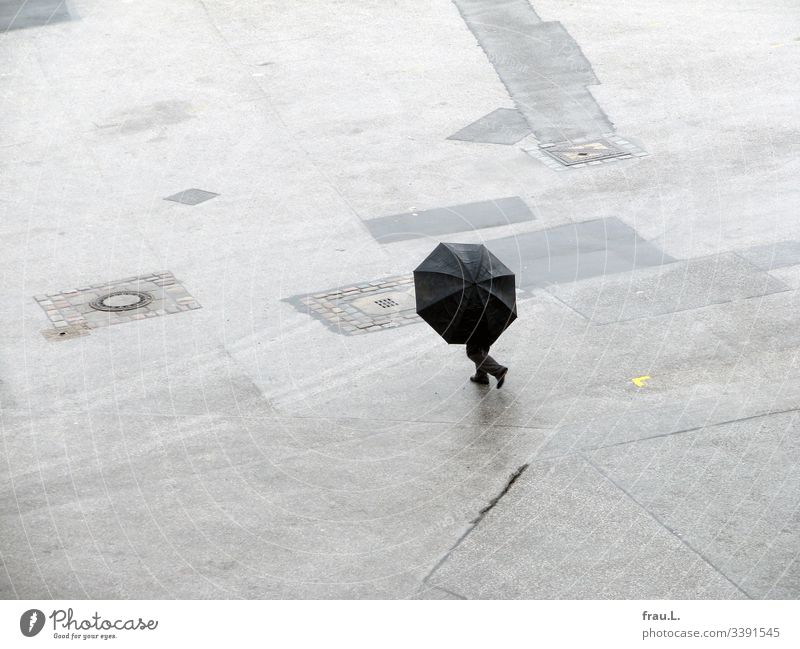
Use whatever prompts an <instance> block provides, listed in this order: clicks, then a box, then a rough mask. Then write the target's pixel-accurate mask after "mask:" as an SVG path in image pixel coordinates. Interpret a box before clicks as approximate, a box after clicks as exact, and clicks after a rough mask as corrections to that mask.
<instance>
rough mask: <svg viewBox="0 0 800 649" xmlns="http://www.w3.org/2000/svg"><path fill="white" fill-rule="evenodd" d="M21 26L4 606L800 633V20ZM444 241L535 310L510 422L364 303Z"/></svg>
mask: <svg viewBox="0 0 800 649" xmlns="http://www.w3.org/2000/svg"><path fill="white" fill-rule="evenodd" d="M14 4H15V3H13V2H4V3H0V7H1V8H2V11H0V19H2V20H6V21H7V22H8V24H6V25H5V26H4V29H7V28H9V27H20V23H16V24H13V23H12V22H11V19H9V18H7V16H11V17H12V18H13V16H15V15H16V11H17V10H14V9H13V7H12V5H14ZM16 4H19V3H16ZM35 4H36V3H32V5H31V7H28V9H26V11H28V13H27V14H26V18H25V20H26V23H25V24H24V25H23V26H22V27H20V28H13V29H9V31H7V32H6V33H4V34H2V36H0V50H2V57H3V58H4V60H6V61H7V65H6V67H5V72H4V73H3V75H2V77H0V102H2V107H3V109H4V110H3V114H4V115H5V116H6V117H5V120H4V125H3V128H2V129H0V170H2V177H3V179H4V181H5V182H4V186H5V187H6V191H5V192H4V193H3V196H2V197H0V211H1V212H2V218H0V237H2V241H3V255H2V257H1V258H0V269H1V270H2V275H0V277H2V294H3V296H4V297H3V300H2V301H0V322H1V323H2V329H0V337H2V339H3V344H2V346H0V408H1V409H0V424H1V425H0V432H1V433H2V435H1V436H2V445H1V446H0V455H1V456H2V458H3V462H1V463H0V507H2V511H0V530H1V531H2V533H1V534H0V560H1V561H2V570H0V595H2V596H3V597H6V598H12V597H21V598H43V597H56V598H65V599H69V598H86V597H90V598H120V597H128V598H162V597H179V598H205V597H208V598H215V597H218V598H227V597H230V598H273V597H289V598H300V597H306V598H328V597H331V598H333V597H354V598H375V597H386V598H415V597H417V598H418V597H431V598H434V597H436V598H440V597H445V598H475V597H498V598H511V597H530V598H551V597H552V598H556V597H558V598H584V597H589V598H603V597H630V598H748V597H750V598H796V597H797V596H798V594H800V562H799V561H798V558H799V557H800V540H799V539H800V514H799V513H798V512H799V511H800V498H799V497H798V496H800V470H799V469H798V460H800V447H798V443H797V438H798V430H799V429H800V423H799V422H798V419H797V413H798V411H799V409H800V382H798V380H797V370H796V368H797V359H796V353H797V349H798V345H800V339H798V334H797V331H800V327H798V325H800V311H799V310H798V302H800V294H798V289H800V223H799V222H798V220H797V219H796V215H795V212H796V210H795V205H796V204H797V202H798V198H799V197H800V190H799V189H798V185H797V182H796V178H797V176H798V171H800V168H799V167H800V163H799V162H798V155H797V153H798V147H799V146H800V137H799V136H798V132H799V131H798V124H797V116H796V106H797V102H798V93H797V89H796V85H797V84H794V83H791V82H788V80H791V79H792V78H794V73H795V71H796V69H797V60H798V55H799V54H800V40H798V39H800V24H798V19H797V17H796V15H795V12H794V6H793V4H792V3H789V2H788V1H787V2H778V3H771V4H770V6H769V7H764V6H761V5H754V4H753V3H746V2H733V3H731V2H706V3H702V5H701V6H698V5H697V4H696V3H691V2H679V3H678V4H675V3H673V4H672V5H670V7H669V9H668V10H667V9H666V8H652V7H649V8H648V9H647V10H644V8H642V7H638V6H637V5H636V4H635V3H633V4H630V3H629V4H628V5H625V6H624V7H623V6H621V5H620V4H619V3H614V2H597V3H593V4H591V5H586V4H585V3H573V4H570V3H566V2H554V1H552V0H547V1H541V2H540V1H536V0H534V2H533V3H532V5H533V6H532V8H531V9H530V11H529V10H528V9H527V8H526V7H525V6H523V4H526V3H507V5H508V11H509V12H510V14H509V13H506V14H503V15H502V16H498V15H497V14H496V13H494V12H492V11H489V12H488V13H486V11H485V7H483V5H484V4H486V3H481V2H478V1H477V0H475V1H473V0H470V1H469V2H458V3H456V4H457V5H458V6H456V4H453V3H451V2H445V1H443V2H434V3H430V4H428V5H426V6H421V5H420V4H419V3H411V2H398V3H394V4H389V3H382V2H367V3H359V4H357V5H354V4H352V3H346V4H336V3H334V4H331V3H321V2H306V3H301V4H299V5H298V4H297V3H289V2H283V1H278V2H273V3H269V4H267V5H265V4H264V3H260V2H238V3H235V4H230V3H223V2H217V1H215V0H211V1H206V2H188V1H187V2H184V1H180V2H172V3H169V4H168V5H165V4H164V3H159V2H149V1H145V2H137V3H114V4H108V3H99V2H93V1H86V2H83V1H77V2H70V3H68V4H67V5H65V6H66V7H67V10H68V15H67V13H65V11H64V9H63V7H61V8H59V9H57V10H55V9H52V7H50V6H51V5H53V3H52V2H41V3H40V4H41V6H40V7H39V9H40V10H41V11H39V12H38V13H37V11H34V9H36V7H34V6H33V5H35ZM48 7H50V9H48ZM51 9H52V11H51ZM45 10H47V11H50V13H49V14H47V11H45ZM54 12H55V13H54ZM515 12H522V14H524V15H525V16H526V18H525V21H523V22H522V23H520V25H519V29H517V30H516V31H514V30H513V24H514V23H513V22H512V23H511V24H507V18H508V15H516V13H515ZM45 14H47V15H50V16H53V20H51V21H50V22H49V23H48V22H47V20H46V19H43V18H42V17H41V16H43V15H45ZM481 15H482V16H483V18H482V19H480V20H479V18H480V16H481ZM481 20H482V24H483V25H484V27H483V29H484V32H483V33H477V31H476V30H475V25H476V24H477V22H480V21H481ZM492 21H494V23H492ZM486 25H488V27H487V26H486ZM492 25H494V27H492ZM542 25H544V27H542ZM504 30H506V32H507V33H508V34H509V35H508V38H506V39H505V40H503V36H502V34H503V31H504ZM509 30H511V31H509ZM512 32H513V33H512ZM526 40H532V41H533V43H534V44H533V45H532V46H531V49H530V50H528V49H527V48H526V47H525V43H526ZM534 45H535V46H534ZM493 48H494V49H493ZM565 58H566V59H568V60H570V61H573V63H575V65H571V66H563V65H560V64H561V63H563V60H564V59H565ZM531 78H536V79H538V80H539V82H538V83H532V82H531V83H527V82H526V80H530V79H531ZM509 80H510V81H509ZM501 108H503V109H509V113H513V114H511V115H510V116H509V115H508V113H506V114H505V115H506V117H502V119H501V118H499V117H498V118H492V119H490V120H488V121H484V122H481V123H480V124H479V125H478V126H476V127H475V128H472V129H469V130H468V131H466V135H465V136H464V137H462V136H459V138H460V139H448V138H450V136H452V135H454V134H457V133H459V132H461V131H462V129H465V128H466V127H468V126H470V125H471V124H474V123H475V122H478V121H479V120H481V119H482V118H483V117H484V116H487V115H490V114H492V113H493V112H494V111H497V110H498V109H501ZM501 115H503V114H501ZM559 116H562V118H563V123H559V119H560V118H559ZM505 119H508V120H509V121H507V122H505V123H504V122H503V120H505ZM526 123H527V125H528V127H529V128H530V133H528V134H525V124H526ZM504 129H510V131H509V130H504ZM462 134H463V133H462ZM520 137H521V138H522V139H519V138H520ZM614 138H617V139H614ZM562 139H563V140H564V141H572V140H579V141H582V142H579V143H581V144H582V146H587V148H586V152H587V154H588V155H591V152H592V151H597V150H598V149H596V148H595V149H592V148H591V145H592V143H593V142H596V141H597V140H599V139H604V141H605V142H606V143H609V144H611V145H613V146H614V147H617V146H619V148H620V152H619V155H616V154H615V155H616V157H611V158H603V159H597V160H594V159H593V160H592V164H588V163H587V164H584V165H581V166H579V167H572V166H570V167H566V166H564V165H562V164H561V163H559V162H558V161H557V160H555V158H553V156H552V155H550V154H548V153H547V148H548V146H547V145H551V144H559V142H560V141H561V140H562ZM583 140H585V141H583ZM487 142H493V143H487ZM498 142H501V143H498ZM503 142H505V143H503ZM620 142H621V143H620ZM625 142H628V143H631V144H630V147H629V148H625V146H624V143H625ZM526 150H533V151H534V152H535V153H537V154H538V155H540V156H541V157H536V156H531V155H529V154H528V153H526V152H525V151H526ZM638 153H641V154H642V155H638ZM622 156H626V157H622ZM595 163H596V164H595ZM190 189H193V190H202V191H204V192H209V193H210V194H213V195H201V194H197V193H188V194H187V193H185V192H186V191H187V190H190ZM176 195H177V196H178V198H179V199H180V200H178V201H176V200H164V199H165V198H168V197H175V196H176ZM192 196H194V197H196V198H198V199H200V198H202V199H205V200H203V201H202V202H196V204H194V205H192V204H186V203H187V202H188V203H193V202H195V201H194V200H189V199H190V198H192ZM506 200H510V201H511V202H510V203H504V202H503V201H506ZM182 201H183V202H182ZM520 202H522V203H523V204H524V205H527V209H528V210H530V214H528V213H527V212H526V211H525V210H522V211H520V210H519V205H520ZM475 204H480V205H485V206H486V208H485V211H481V209H480V208H478V212H477V213H476V212H475V209H476V208H475V207H474V205H475ZM504 205H507V206H513V210H512V211H508V213H505V212H504V207H503V206H504ZM464 206H472V207H468V208H464ZM498 206H499V207H498ZM393 217H402V218H401V219H400V222H401V224H410V226H407V225H402V227H401V229H400V230H398V227H399V226H396V224H397V223H398V220H397V218H393ZM426 218H427V220H426ZM459 220H462V221H463V222H464V223H465V229H464V230H463V231H458V230H457V229H456V228H457V227H458V222H459ZM387 224H389V226H391V227H389V226H387ZM386 227H389V230H390V231H391V232H390V234H391V236H384V235H385V233H386ZM401 231H402V232H403V233H404V234H403V236H398V235H397V232H401ZM392 233H393V234H392ZM440 240H451V241H461V242H484V243H486V244H487V246H489V247H490V248H492V249H493V250H495V252H496V253H497V254H499V255H501V258H503V260H504V261H505V262H506V263H507V264H508V265H509V266H510V267H512V268H515V269H516V270H518V271H519V272H520V279H521V285H522V288H523V289H524V290H523V291H522V292H521V293H520V294H519V305H518V307H519V319H518V321H517V322H515V323H514V324H513V325H512V327H511V329H509V331H508V332H507V334H506V335H504V337H503V338H502V339H501V340H500V341H499V342H498V344H497V345H496V347H495V348H493V354H494V353H495V352H496V357H497V358H498V359H499V360H501V361H502V362H504V363H506V364H508V365H509V366H510V367H511V371H510V373H509V375H508V380H507V382H506V385H505V386H504V388H503V389H502V390H499V391H498V390H495V389H488V390H487V389H485V388H482V387H479V386H476V385H474V384H471V383H470V382H469V381H468V380H467V379H468V376H469V373H470V367H469V363H468V361H467V359H466V358H465V356H464V353H463V349H462V348H460V347H448V346H447V345H445V344H444V343H443V342H442V341H441V340H440V339H439V338H438V337H437V336H436V335H435V334H434V333H433V332H432V331H431V330H430V329H429V328H428V327H427V326H426V325H424V324H422V323H421V322H418V321H415V320H414V319H413V318H406V317H405V316H406V315H408V314H407V310H404V309H405V308H406V304H405V303H403V298H402V295H401V293H402V290H404V289H403V287H402V282H400V284H397V283H394V284H393V283H392V282H386V284H387V285H386V286H380V284H381V282H379V281H378V280H383V279H384V278H402V277H404V276H407V275H408V274H409V273H410V272H411V270H412V269H413V268H414V267H415V266H416V265H417V264H418V263H419V261H421V259H423V258H424V257H425V255H426V254H427V253H428V252H429V251H430V250H431V249H432V248H433V247H434V246H435V244H436V243H437V242H438V241H440ZM165 272H171V273H172V275H173V276H174V278H175V282H176V284H175V285H174V286H173V289H174V291H175V292H174V293H170V294H168V295H167V297H163V296H160V295H157V296H156V298H162V297H163V299H161V301H159V300H156V302H155V303H154V304H153V307H152V308H148V309H138V310H136V311H129V312H125V311H120V312H117V313H112V314H111V315H110V316H109V315H108V314H106V315H104V316H102V317H98V316H96V315H95V314H94V313H93V312H92V310H91V309H87V308H85V307H83V306H81V305H85V304H87V303H88V301H90V296H91V295H95V294H97V295H98V296H101V295H102V294H103V293H104V292H110V291H113V290H114V289H117V290H119V288H120V287H123V288H126V287H128V288H129V287H130V286H129V285H130V284H131V281H132V280H131V278H151V279H149V280H145V279H141V280H136V281H141V282H144V281H152V282H158V281H160V280H159V277H161V278H162V279H163V277H164V276H160V275H157V274H156V273H165ZM154 274H156V275H154ZM123 280H128V283H127V284H126V283H125V281H123ZM522 280H524V281H522ZM134 283H135V282H134ZM389 284H392V285H389ZM159 286H160V284H159ZM170 286H172V285H168V286H165V287H163V288H164V292H165V294H167V289H169V288H170ZM148 290H149V289H148ZM169 295H172V296H173V297H172V298H170V297H169ZM54 296H55V297H54ZM314 296H320V297H319V298H315V297H314ZM381 296H383V297H381ZM392 296H394V297H392ZM35 298H42V299H40V300H38V301H37V299H35ZM372 298H374V299H372ZM303 299H305V300H307V301H305V302H304V301H303ZM181 300H184V301H183V302H181ZM377 300H384V302H383V305H388V306H387V308H386V310H385V312H384V311H381V309H382V308H383V305H380V304H379V305H377V306H375V305H372V306H371V307H370V304H369V303H370V302H376V301H377ZM386 300H394V302H386ZM195 303H196V304H197V305H199V306H198V308H190V305H191V304H195ZM395 303H396V305H397V306H396V307H395V306H393V304H395ZM167 307H170V310H168V309H167ZM183 307H185V308H183ZM368 307H369V308H368ZM370 308H371V309H372V310H370ZM148 313H150V314H152V315H148ZM139 316H141V317H139ZM67 318H72V320H67ZM61 323H63V324H61ZM67 327H70V328H71V329H70V330H69V331H70V335H65V337H63V338H62V339H59V338H58V337H54V336H53V335H49V336H45V335H43V333H42V332H43V331H47V332H53V331H56V336H57V334H58V331H61V330H63V331H65V332H66V328H67ZM640 377H649V378H641V379H640ZM632 379H640V380H638V383H639V385H637V384H635V383H633V382H632ZM512 477H513V484H510V486H509V483H510V482H511V481H512Z"/></svg>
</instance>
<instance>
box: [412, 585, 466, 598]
mask: <svg viewBox="0 0 800 649" xmlns="http://www.w3.org/2000/svg"><path fill="white" fill-rule="evenodd" d="M425 586H427V588H428V590H438V591H441V592H443V593H447V594H448V595H452V596H453V597H455V598H456V599H463V600H467V599H469V598H467V597H464V596H463V595H459V594H458V593H454V592H453V591H452V590H448V589H447V588H443V587H441V586H431V585H429V584H425ZM418 594H419V595H420V596H422V595H424V593H418ZM422 599H430V598H426V597H423V598H422Z"/></svg>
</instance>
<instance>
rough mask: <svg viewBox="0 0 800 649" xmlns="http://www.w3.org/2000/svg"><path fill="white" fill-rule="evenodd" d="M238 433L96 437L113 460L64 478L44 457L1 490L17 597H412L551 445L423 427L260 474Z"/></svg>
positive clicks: (146, 427) (5, 545)
mask: <svg viewBox="0 0 800 649" xmlns="http://www.w3.org/2000/svg"><path fill="white" fill-rule="evenodd" d="M208 423H211V422H208ZM217 423H218V424H219V423H221V422H217ZM326 423H327V424H328V425H329V426H330V425H331V423H332V422H326ZM370 423H371V424H372V426H371V428H375V427H376V426H377V427H379V426H380V422H370ZM154 424H155V426H154ZM230 424H231V425H230V426H229V427H228V430H229V433H230V437H227V436H226V435H225V434H224V433H223V432H222V431H223V430H224V427H220V426H219V425H209V426H208V427H207V430H206V431H205V432H204V433H200V434H199V435H193V436H189V435H188V434H187V433H188V428H189V426H188V425H187V426H186V428H185V429H184V430H183V431H182V439H181V440H180V441H178V440H176V439H174V438H175V433H174V432H173V433H172V435H170V431H171V429H172V426H166V427H162V426H161V424H160V423H159V422H158V421H153V422H151V421H148V420H147V419H145V420H143V421H142V422H141V424H140V426H139V429H138V433H139V435H138V436H137V437H134V436H133V433H134V431H135V430H137V429H135V428H134V427H131V428H129V429H128V430H127V431H126V432H127V433H128V437H129V439H128V440H127V443H126V452H125V453H121V452H117V453H109V452H108V448H107V446H108V444H109V443H110V442H109V441H105V439H104V438H106V437H109V436H113V434H112V435H109V433H112V431H104V430H97V431H95V432H94V435H93V441H94V442H95V443H98V442H99V443H100V445H101V447H100V448H98V449H97V451H98V453H103V454H104V460H103V461H100V460H99V459H98V457H91V456H88V457H87V456H86V455H85V454H84V453H83V452H81V449H80V448H79V449H77V450H76V453H75V456H74V457H73V458H72V459H71V462H70V463H67V462H66V461H65V462H63V464H64V465H65V466H62V467H60V470H55V469H56V467H55V466H54V465H53V460H52V459H49V458H47V457H42V458H37V459H39V460H40V461H39V462H37V463H36V465H35V467H36V468H34V469H33V471H31V472H29V473H25V472H21V471H18V472H17V473H16V475H14V476H13V477H12V476H7V477H4V479H2V481H1V482H2V486H3V494H4V497H3V502H4V503H5V504H7V505H11V504H12V503H14V504H13V506H10V507H9V508H8V509H5V510H4V511H3V513H2V516H1V518H2V524H3V529H4V530H6V534H4V535H3V539H2V541H0V543H2V552H3V556H4V558H5V559H6V560H7V561H9V563H10V564H11V568H10V571H9V572H10V582H11V584H12V585H13V589H14V591H15V592H16V593H17V594H18V595H19V596H22V597H41V596H44V595H45V594H47V593H48V592H49V591H48V590H47V583H48V580H54V581H55V582H57V583H58V588H59V591H60V592H64V593H68V594H69V595H70V596H73V597H81V596H82V597H93V598H102V597H121V596H127V597H139V596H145V595H146V594H147V593H148V592H150V593H154V592H155V593H159V594H162V595H163V596H166V597H212V596H218V597H406V596H409V597H410V596H412V595H413V594H414V593H415V592H416V591H417V590H418V589H419V586H420V584H421V582H422V578H423V577H424V575H425V574H427V572H428V571H429V570H430V569H431V567H432V566H433V565H434V564H435V562H436V561H437V560H438V558H439V557H440V556H441V555H442V554H443V553H444V552H446V551H447V548H448V547H449V546H450V545H451V544H452V543H453V539H454V538H457V536H459V535H460V534H461V533H462V532H463V530H464V528H465V526H466V525H467V524H468V522H469V520H471V519H472V518H473V517H474V516H475V515H476V514H477V512H478V511H480V509H481V508H483V507H485V506H486V504H487V503H488V502H489V501H490V500H491V499H492V498H493V496H494V495H495V494H496V493H497V492H499V491H500V490H501V489H502V485H503V479H504V476H505V475H506V474H507V473H508V472H509V471H511V470H513V467H514V466H515V463H516V461H517V458H518V457H519V456H521V455H525V454H527V453H529V452H530V450H531V448H533V447H535V446H536V445H538V444H540V443H541V439H542V435H541V434H539V435H538V436H537V435H535V434H534V435H532V434H531V433H526V432H522V431H519V430H513V429H492V430H485V429H482V428H474V427H449V428H444V429H443V427H442V426H441V425H438V424H437V425H432V424H419V425H416V426H411V427H408V426H404V427H403V428H402V429H400V430H389V431H386V432H384V433H380V434H376V433H374V432H373V433H371V434H370V435H369V436H365V437H364V438H362V439H361V441H356V440H351V441H344V442H338V443H335V444H328V446H327V447H325V449H323V448H322V447H317V448H316V450H315V451H314V452H313V453H312V455H309V454H308V452H303V453H297V454H296V455H294V456H292V457H290V456H281V455H280V454H273V455H272V456H271V457H268V458H266V459H265V456H264V454H262V453H254V454H253V457H254V458H256V460H255V461H248V458H247V457H246V456H245V455H240V454H238V453H237V452H236V450H235V449H234V448H231V447H236V446H237V442H236V435H237V434H238V435H239V437H245V435H243V434H242V433H243V429H242V427H241V424H240V425H239V426H235V425H234V422H230ZM356 425H357V424H356ZM76 428H77V426H76ZM364 428H366V426H364ZM298 430H305V427H298ZM76 432H77V431H76ZM217 432H220V433H222V434H221V436H220V437H219V439H217V440H216V441H215V442H211V440H210V438H208V435H212V434H213V433H217ZM145 439H147V440H148V441H152V440H154V439H155V440H158V441H159V442H160V443H158V444H157V445H156V446H155V448H153V447H152V446H151V447H150V448H149V449H148V445H147V444H143V441H144V440H145ZM28 440H29V441H30V436H28ZM387 441H388V442H389V443H388V444H387ZM64 444H65V446H66V445H67V444H68V440H67V439H64ZM238 445H239V446H242V445H245V446H250V445H251V440H244V439H241V440H240V441H239V442H238ZM37 446H38V445H34V447H37ZM85 446H86V447H88V446H90V444H89V443H87V444H86V445H85ZM121 446H122V445H120V449H119V451H122V448H121ZM19 452H20V453H21V452H23V451H22V449H21V448H20V449H19ZM62 453H63V448H62ZM32 455H33V456H37V454H36V452H35V451H34V452H33V453H32ZM10 459H11V461H12V464H13V465H14V466H17V467H21V466H22V465H23V464H24V462H23V461H21V459H20V458H19V457H18V454H17V453H14V454H13V456H12V457H11V458H10ZM32 459H33V458H32ZM87 460H88V462H87ZM28 463H29V464H32V462H31V460H28ZM65 469H66V470H65ZM42 476H44V479H42ZM87 538H88V539H89V542H87ZM156 539H157V540H158V541H157V542H155V541H156ZM120 554H124V555H125V559H124V561H117V560H116V559H117V557H118V555H120ZM303 566H304V567H303Z"/></svg>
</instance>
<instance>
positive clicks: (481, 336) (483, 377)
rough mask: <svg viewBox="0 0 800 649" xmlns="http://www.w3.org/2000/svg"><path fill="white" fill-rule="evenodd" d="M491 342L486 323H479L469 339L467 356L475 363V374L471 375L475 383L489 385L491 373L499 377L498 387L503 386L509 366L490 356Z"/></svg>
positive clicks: (471, 379)
mask: <svg viewBox="0 0 800 649" xmlns="http://www.w3.org/2000/svg"><path fill="white" fill-rule="evenodd" d="M490 346H491V345H490V344H489V343H488V336H487V334H486V331H485V325H484V324H483V323H479V325H478V327H477V328H476V329H475V331H473V332H472V335H470V337H469V339H468V340H467V357H468V358H469V360H471V361H472V362H473V363H475V374H474V375H473V376H470V377H469V380H470V381H472V382H473V383H479V384H481V385H489V375H490V374H491V375H492V376H493V377H494V378H496V379H497V387H498V389H499V388H502V387H503V383H505V380H506V374H507V373H508V368H507V367H506V366H505V365H501V364H500V363H498V362H497V361H496V360H494V358H492V357H491V356H489V348H490Z"/></svg>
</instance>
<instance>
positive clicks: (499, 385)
mask: <svg viewBox="0 0 800 649" xmlns="http://www.w3.org/2000/svg"><path fill="white" fill-rule="evenodd" d="M506 374H508V368H507V367H506V368H503V371H502V372H500V374H498V375H497V389H498V390H499V389H500V388H502V387H503V383H505V382H506Z"/></svg>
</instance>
